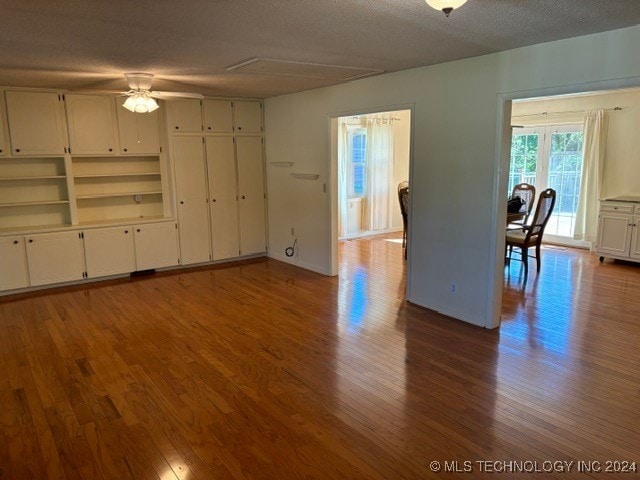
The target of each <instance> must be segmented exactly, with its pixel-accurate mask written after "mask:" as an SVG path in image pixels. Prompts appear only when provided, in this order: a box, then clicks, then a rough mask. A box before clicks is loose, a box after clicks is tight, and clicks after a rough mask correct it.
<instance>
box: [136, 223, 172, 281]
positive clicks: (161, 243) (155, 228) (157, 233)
mask: <svg viewBox="0 0 640 480" xmlns="http://www.w3.org/2000/svg"><path fill="white" fill-rule="evenodd" d="M133 238H134V241H135V249H136V270H138V271H142V270H151V269H154V268H164V267H171V266H174V265H178V264H179V263H180V259H179V258H178V239H177V228H176V224H175V223H173V222H162V223H148V224H145V225H138V226H136V227H135V232H134V236H133Z"/></svg>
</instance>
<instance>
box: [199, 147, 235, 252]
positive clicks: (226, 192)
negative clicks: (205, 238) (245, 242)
mask: <svg viewBox="0 0 640 480" xmlns="http://www.w3.org/2000/svg"><path fill="white" fill-rule="evenodd" d="M234 150H235V149H234V144H233V137H208V138H207V168H208V169H209V197H210V199H211V200H210V203H209V206H210V208H211V238H212V245H213V259H214V260H222V259H225V258H233V257H237V256H238V255H239V254H240V242H239V239H238V191H237V188H236V185H237V181H236V179H237V174H236V158H235V151H234Z"/></svg>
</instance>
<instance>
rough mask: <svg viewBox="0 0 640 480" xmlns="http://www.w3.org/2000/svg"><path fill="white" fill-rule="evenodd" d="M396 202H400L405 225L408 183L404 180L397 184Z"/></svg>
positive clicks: (407, 209) (407, 205)
mask: <svg viewBox="0 0 640 480" xmlns="http://www.w3.org/2000/svg"><path fill="white" fill-rule="evenodd" d="M398 202H399V203H400V212H401V213H402V221H403V222H404V224H405V225H406V223H407V215H408V213H409V183H408V182H406V181H404V182H400V183H399V184H398Z"/></svg>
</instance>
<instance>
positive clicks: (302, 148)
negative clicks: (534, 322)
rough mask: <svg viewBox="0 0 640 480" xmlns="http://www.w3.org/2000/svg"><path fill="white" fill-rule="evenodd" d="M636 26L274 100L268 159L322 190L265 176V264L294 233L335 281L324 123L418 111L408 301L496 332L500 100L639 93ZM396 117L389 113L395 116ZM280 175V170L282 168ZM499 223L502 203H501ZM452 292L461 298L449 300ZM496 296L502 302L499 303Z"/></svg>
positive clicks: (307, 262) (306, 258)
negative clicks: (614, 90) (606, 86)
mask: <svg viewBox="0 0 640 480" xmlns="http://www.w3.org/2000/svg"><path fill="white" fill-rule="evenodd" d="M639 76H640V27H632V28H628V29H623V30H616V31H612V32H605V33H601V34H597V35H591V36H586V37H579V38H573V39H567V40H561V41H558V42H552V43H547V44H541V45H535V46H530V47H524V48H520V49H516V50H511V51H508V52H502V53H496V54H491V55H486V56H482V57H477V58H471V59H467V60H461V61H456V62H451V63H446V64H441V65H435V66H431V67H424V68H419V69H414V70H407V71H403V72H398V73H392V74H387V75H381V76H377V77H373V78H368V79H362V80H359V81H354V82H351V83H347V84H344V85H339V86H335V87H329V88H324V89H319V90H314V91H310V92H303V93H299V94H293V95H287V96H282V97H276V98H271V99H268V100H267V101H266V102H265V103H266V106H265V110H266V154H267V161H295V162H296V165H295V166H294V169H295V170H297V171H311V172H316V173H319V174H320V179H319V181H317V182H313V183H312V182H303V181H300V180H294V179H292V178H290V177H288V175H285V173H286V172H284V171H276V169H269V170H268V177H267V178H268V188H269V232H270V242H269V243H270V250H271V252H270V254H271V255H273V256H274V257H276V258H285V257H283V256H282V252H284V248H285V247H286V246H287V245H289V244H290V243H291V236H290V228H291V227H292V226H295V229H296V234H297V237H298V242H299V247H300V248H299V257H298V259H297V260H296V261H297V262H298V264H300V265H303V266H305V267H307V268H312V269H315V270H317V271H320V272H324V273H327V274H329V273H330V272H331V268H332V264H331V250H332V242H333V239H332V228H331V227H332V223H331V207H330V204H331V203H330V200H329V198H330V197H329V196H330V195H331V192H330V191H329V189H328V188H327V192H326V193H325V192H324V191H323V184H326V185H327V187H329V186H330V185H331V179H330V178H329V174H330V164H331V160H330V159H331V152H330V132H329V125H330V122H329V118H330V117H334V116H340V114H341V113H353V112H356V111H361V112H369V111H375V110H378V111H381V110H384V109H385V107H394V108H393V109H398V108H397V107H399V106H402V105H410V104H413V108H414V116H413V160H412V172H411V209H412V225H411V226H410V235H411V242H412V246H411V249H410V265H409V267H410V268H409V279H408V280H409V288H408V299H409V300H410V301H412V302H414V303H417V304H420V305H423V306H425V307H428V308H432V309H435V310H438V311H441V312H443V313H445V314H447V315H451V316H453V317H455V318H459V319H463V320H465V321H468V322H471V323H474V324H478V325H484V326H495V325H496V323H495V312H496V311H497V309H496V304H497V302H495V300H496V299H499V289H497V288H494V287H495V284H496V282H497V284H498V285H497V286H498V287H501V285H500V280H499V279H500V278H501V271H499V270H498V271H496V265H497V262H498V261H499V256H500V255H499V254H498V250H497V249H498V248H499V247H500V242H501V241H503V240H498V241H497V245H496V244H494V239H496V238H501V237H499V236H498V232H499V231H500V228H501V227H502V228H503V227H504V219H502V220H501V221H500V220H499V216H498V214H496V213H495V211H496V210H498V205H499V204H498V203H497V202H498V199H499V198H500V197H504V195H501V196H498V194H497V192H498V191H500V192H503V191H505V190H506V175H504V174H503V175H502V178H501V182H502V183H501V184H500V185H496V184H495V179H496V177H497V174H498V171H497V168H496V159H497V158H498V156H501V158H502V162H501V164H500V166H501V168H502V169H503V171H504V169H506V168H507V164H508V160H505V159H506V155H504V152H499V148H498V147H499V145H506V144H505V142H504V141H503V139H502V138H501V137H499V136H498V134H497V130H499V125H500V124H501V123H502V122H500V120H499V119H500V118H501V115H502V114H503V111H502V109H501V108H499V105H500V102H499V95H501V94H503V95H504V96H510V97H514V98H515V97H518V96H523V97H524V96H541V95H551V94H557V93H569V92H571V91H579V90H583V89H589V90H593V89H594V85H595V84H596V83H597V82H606V81H612V80H615V79H621V80H619V81H616V82H615V83H616V86H617V85H618V84H620V85H623V84H627V85H629V86H630V85H632V84H636V85H638V84H640V78H633V79H631V78H629V77H639ZM389 109H391V108H389ZM280 170H285V169H280ZM500 209H501V212H500V213H502V214H504V205H502V204H500ZM452 282H455V283H456V284H457V291H456V294H455V295H452V294H451V293H450V285H451V283H452ZM494 293H496V295H498V296H497V297H494Z"/></svg>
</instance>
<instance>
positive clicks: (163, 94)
mask: <svg viewBox="0 0 640 480" xmlns="http://www.w3.org/2000/svg"><path fill="white" fill-rule="evenodd" d="M149 96H150V97H153V98H159V99H160V100H170V99H172V98H197V99H198V100H201V99H203V98H204V96H203V95H201V94H199V93H187V92H158V91H155V90H154V91H152V92H149Z"/></svg>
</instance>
